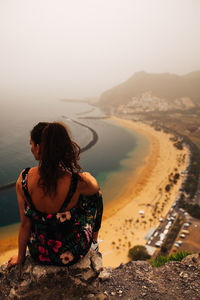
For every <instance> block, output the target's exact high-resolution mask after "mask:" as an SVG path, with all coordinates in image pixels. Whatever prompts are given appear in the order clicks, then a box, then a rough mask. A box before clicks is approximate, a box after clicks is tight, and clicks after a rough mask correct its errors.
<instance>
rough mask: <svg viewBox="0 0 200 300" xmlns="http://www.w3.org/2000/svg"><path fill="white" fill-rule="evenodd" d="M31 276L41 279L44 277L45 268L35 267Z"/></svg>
mask: <svg viewBox="0 0 200 300" xmlns="http://www.w3.org/2000/svg"><path fill="white" fill-rule="evenodd" d="M33 275H34V276H35V277H36V279H37V280H39V279H40V278H41V277H45V275H46V270H45V267H42V266H35V267H34V269H33Z"/></svg>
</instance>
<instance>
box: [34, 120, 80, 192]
mask: <svg viewBox="0 0 200 300" xmlns="http://www.w3.org/2000/svg"><path fill="white" fill-rule="evenodd" d="M31 139H32V141H33V142H34V144H35V145H37V144H39V145H40V162H39V174H40V179H39V182H38V183H39V185H40V186H41V187H42V188H43V190H44V192H46V193H47V194H49V195H55V194H56V190H57V183H58V179H59V178H60V177H62V176H63V175H64V174H65V172H66V171H70V172H71V173H72V174H73V173H78V172H79V171H80V170H81V167H80V166H79V164H78V160H79V154H80V147H79V146H78V145H77V144H76V143H75V142H74V141H72V139H71V137H70V134H69V131H68V129H67V128H66V127H65V126H64V125H63V124H61V123H57V122H53V123H47V122H40V123H38V124H37V125H36V126H35V127H34V128H33V129H32V131H31Z"/></svg>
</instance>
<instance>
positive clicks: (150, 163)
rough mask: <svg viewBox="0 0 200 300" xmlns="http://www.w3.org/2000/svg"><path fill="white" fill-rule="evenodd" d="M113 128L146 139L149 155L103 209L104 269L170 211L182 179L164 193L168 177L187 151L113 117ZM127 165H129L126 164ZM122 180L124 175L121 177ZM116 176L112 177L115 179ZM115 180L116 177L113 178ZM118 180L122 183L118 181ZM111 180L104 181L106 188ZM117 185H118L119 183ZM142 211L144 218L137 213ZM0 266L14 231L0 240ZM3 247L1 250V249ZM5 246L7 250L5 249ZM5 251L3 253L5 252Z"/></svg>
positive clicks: (158, 133)
mask: <svg viewBox="0 0 200 300" xmlns="http://www.w3.org/2000/svg"><path fill="white" fill-rule="evenodd" d="M112 121H113V122H116V124H118V125H120V126H122V127H125V128H127V129H128V130H132V131H134V132H138V133H140V134H142V135H145V136H146V138H147V139H148V140H149V142H150V147H149V153H148V155H147V156H146V159H145V161H144V163H143V165H142V166H140V167H139V168H137V170H136V171H133V173H132V175H131V176H129V177H128V178H123V184H122V189H121V191H120V193H119V194H118V195H117V196H116V198H115V199H113V201H112V202H111V203H109V204H108V205H106V206H105V207H104V216H103V222H102V228H101V231H100V235H99V238H100V239H101V240H102V242H100V252H101V253H102V255H103V265H104V266H112V267H116V266H119V265H120V263H122V262H123V263H125V262H127V261H128V260H129V259H128V256H127V254H128V250H129V248H130V247H133V246H134V245H137V244H140V245H145V244H146V240H145V235H146V234H147V232H148V231H149V229H150V228H151V227H154V228H156V227H157V226H158V224H159V218H161V217H164V216H165V215H166V214H167V213H168V211H169V209H170V208H171V206H172V204H173V202H174V200H175V198H176V195H177V193H178V190H179V188H180V185H181V178H180V179H179V180H178V181H177V183H176V184H174V185H173V187H172V188H171V189H170V192H166V191H165V186H166V185H167V184H168V182H169V179H168V176H169V175H170V174H171V173H173V174H175V173H180V171H181V170H184V169H185V167H186V163H187V158H188V150H187V149H186V148H184V149H183V150H178V149H177V148H175V147H174V146H173V143H172V141H170V139H169V138H170V137H171V135H170V134H166V133H163V132H162V131H156V130H154V129H153V128H152V127H150V126H148V125H146V124H143V123H139V122H133V121H130V120H124V119H119V118H116V117H112ZM129 164H131V162H130V160H129ZM121 175H122V176H121V178H122V177H123V173H121ZM114 176H115V175H114ZM116 176H118V175H116ZM118 180H121V179H120V177H119V179H118ZM109 183H110V180H109V178H108V180H107V186H108V187H109ZM119 184H120V182H119ZM140 210H143V211H144V218H142V217H141V215H140V214H139V211H140ZM0 244H1V245H2V247H1V248H2V249H1V248H0V264H2V263H3V262H5V261H6V260H8V259H9V258H10V256H12V255H14V254H16V253H17V250H16V249H15V247H16V246H17V231H16V230H15V232H13V233H12V235H10V234H9V236H3V237H2V238H1V239H0ZM3 245H4V246H3ZM5 245H7V246H8V247H5ZM5 251H6V252H5Z"/></svg>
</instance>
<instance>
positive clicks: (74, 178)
mask: <svg viewBox="0 0 200 300" xmlns="http://www.w3.org/2000/svg"><path fill="white" fill-rule="evenodd" d="M77 184H78V174H77V173H73V174H72V177H71V183H70V187H69V191H68V193H67V196H66V198H65V201H64V202H63V205H62V206H61V208H60V210H59V211H62V210H63V209H64V208H65V207H67V205H68V204H69V202H70V200H71V198H72V197H73V195H74V193H75V192H76V188H77Z"/></svg>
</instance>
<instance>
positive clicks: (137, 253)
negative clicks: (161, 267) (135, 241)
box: [128, 245, 151, 260]
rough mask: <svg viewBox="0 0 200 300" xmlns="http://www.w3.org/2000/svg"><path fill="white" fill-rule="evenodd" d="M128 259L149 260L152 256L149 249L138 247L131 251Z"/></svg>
mask: <svg viewBox="0 0 200 300" xmlns="http://www.w3.org/2000/svg"><path fill="white" fill-rule="evenodd" d="M128 257H129V258H130V259H131V260H147V259H149V258H150V257H151V256H150V255H149V253H148V252H147V249H146V247H145V246H141V245H137V246H134V247H133V248H131V249H129V252H128Z"/></svg>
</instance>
